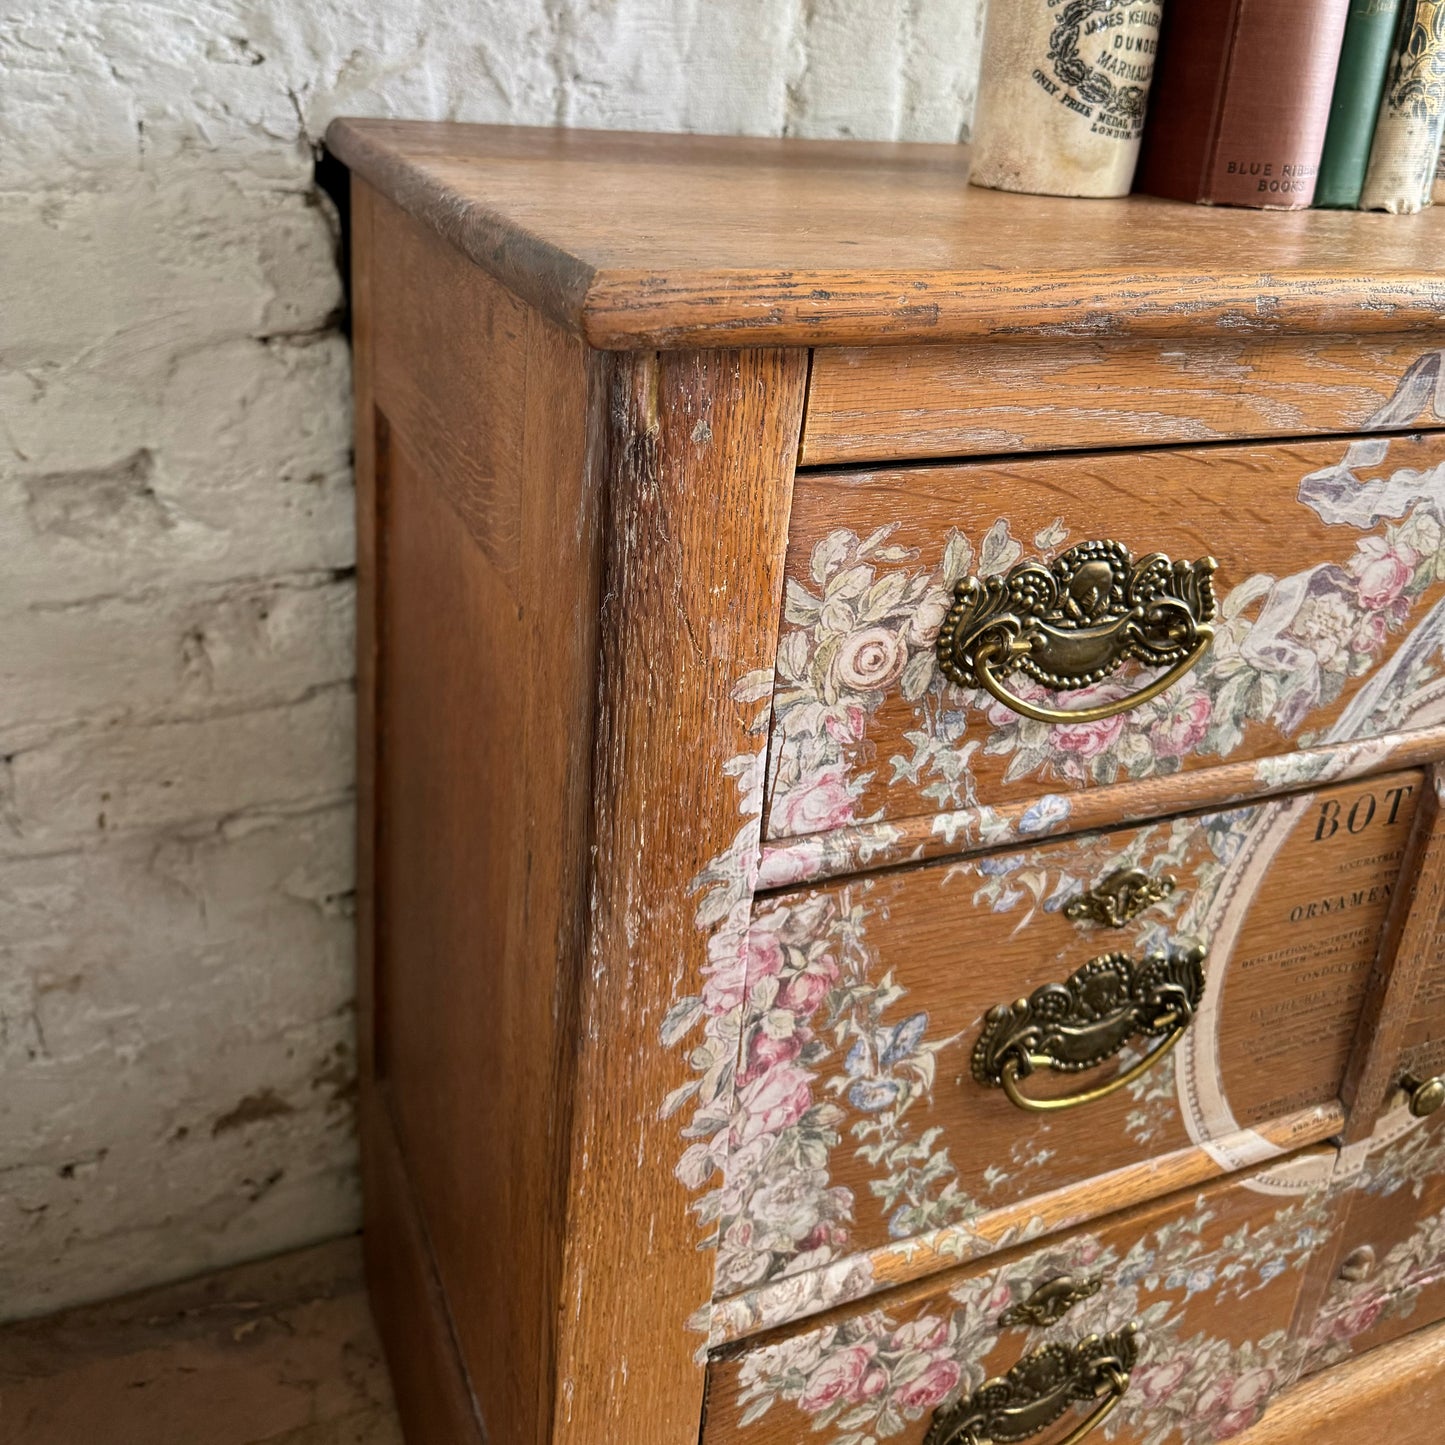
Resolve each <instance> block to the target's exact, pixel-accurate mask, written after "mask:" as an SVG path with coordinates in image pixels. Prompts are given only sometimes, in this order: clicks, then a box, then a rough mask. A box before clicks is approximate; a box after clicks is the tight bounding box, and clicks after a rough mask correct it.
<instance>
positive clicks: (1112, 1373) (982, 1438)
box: [923, 1323, 1139, 1445]
mask: <svg viewBox="0 0 1445 1445" xmlns="http://www.w3.org/2000/svg"><path fill="white" fill-rule="evenodd" d="M1138 1358H1139V1326H1138V1324H1137V1323H1134V1324H1127V1325H1125V1326H1124V1327H1123V1328H1122V1329H1120V1330H1116V1331H1114V1332H1113V1333H1111V1334H1107V1335H1087V1336H1085V1337H1084V1338H1083V1339H1082V1340H1079V1341H1077V1342H1076V1343H1074V1344H1065V1343H1063V1342H1062V1341H1054V1342H1051V1343H1049V1344H1047V1345H1044V1346H1042V1347H1041V1348H1039V1349H1037V1350H1035V1351H1034V1352H1033V1354H1031V1355H1025V1356H1024V1358H1023V1359H1021V1360H1020V1361H1019V1362H1018V1363H1017V1364H1016V1365H1015V1366H1014V1367H1013V1369H1011V1370H1010V1371H1009V1372H1008V1374H1006V1375H1002V1376H1000V1377H999V1378H998V1379H996V1380H985V1381H984V1382H983V1384H982V1385H980V1386H979V1387H978V1389H976V1390H975V1391H974V1392H973V1394H971V1395H967V1396H964V1397H963V1398H961V1399H959V1400H956V1401H955V1402H954V1403H953V1404H952V1405H945V1406H942V1407H940V1408H939V1409H938V1410H936V1411H935V1412H934V1415H933V1423H932V1425H931V1426H930V1427H929V1430H928V1434H927V1435H925V1436H924V1439H923V1445H986V1442H995V1441H1004V1440H1009V1441H1020V1440H1028V1439H1031V1438H1032V1437H1033V1436H1035V1435H1038V1434H1040V1433H1042V1432H1043V1431H1045V1430H1047V1429H1048V1428H1049V1426H1050V1425H1052V1424H1053V1423H1054V1422H1055V1421H1056V1420H1059V1419H1060V1418H1062V1417H1063V1416H1064V1415H1065V1414H1066V1413H1067V1412H1068V1411H1069V1410H1070V1409H1071V1408H1073V1407H1074V1406H1075V1405H1082V1404H1087V1403H1088V1402H1089V1401H1091V1400H1097V1401H1099V1402H1100V1403H1099V1404H1098V1406H1097V1407H1096V1408H1095V1409H1094V1410H1092V1411H1091V1412H1090V1413H1089V1415H1088V1416H1087V1417H1086V1418H1085V1419H1083V1420H1082V1421H1080V1422H1079V1424H1078V1425H1077V1426H1075V1427H1074V1429H1073V1430H1072V1431H1070V1432H1069V1434H1068V1435H1067V1436H1065V1437H1064V1438H1063V1439H1062V1440H1060V1441H1059V1442H1058V1445H1078V1442H1079V1441H1080V1440H1082V1439H1084V1438H1085V1436H1087V1435H1089V1434H1090V1433H1092V1432H1093V1431H1095V1430H1097V1429H1098V1428H1099V1426H1100V1425H1102V1424H1103V1423H1104V1421H1105V1420H1107V1419H1108V1418H1109V1415H1110V1414H1111V1413H1112V1412H1113V1410H1114V1408H1115V1407H1116V1406H1117V1405H1118V1403H1119V1401H1120V1400H1122V1399H1123V1398H1124V1393H1125V1391H1126V1390H1128V1388H1129V1372H1130V1370H1132V1369H1133V1368H1134V1365H1135V1363H1136V1362H1137V1360H1138Z"/></svg>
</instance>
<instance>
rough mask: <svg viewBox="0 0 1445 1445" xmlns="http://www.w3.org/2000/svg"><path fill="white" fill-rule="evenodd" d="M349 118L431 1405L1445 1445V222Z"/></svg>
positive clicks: (509, 1413)
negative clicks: (1255, 209) (1224, 204)
mask: <svg viewBox="0 0 1445 1445" xmlns="http://www.w3.org/2000/svg"><path fill="white" fill-rule="evenodd" d="M329 144H330V147H331V150H332V152H333V154H334V155H336V156H338V157H339V158H340V159H341V160H342V161H344V162H345V163H346V164H347V165H348V166H349V167H350V168H351V172H352V181H351V192H350V194H351V202H350V212H349V224H348V228H347V235H348V237H349V242H350V248H351V264H352V279H353V301H354V308H353V314H354V319H355V344H356V364H357V373H356V374H357V389H356V404H357V430H356V438H357V442H356V445H357V470H358V494H359V501H360V506H359V513H358V518H359V523H358V525H359V536H358V543H359V556H360V565H359V581H360V589H359V596H360V614H359V619H358V621H359V636H360V679H359V693H360V734H361V739H360V751H361V761H362V771H361V798H360V802H361V819H362V823H361V834H360V870H361V871H360V878H361V883H360V904H359V916H360V943H361V967H360V993H359V1011H360V1014H359V1023H360V1040H361V1042H360V1051H361V1074H362V1098H361V1106H362V1107H361V1119H362V1130H363V1146H364V1148H363V1153H364V1161H365V1169H364V1172H365V1187H366V1211H367V1219H366V1227H367V1245H368V1249H367V1252H368V1261H369V1268H370V1271H371V1276H372V1283H373V1292H374V1293H373V1297H374V1302H375V1308H376V1313H377V1317H378V1323H379V1325H380V1328H381V1331H382V1334H383V1336H384V1338H385V1339H386V1341H387V1345H388V1351H389V1355H390V1359H391V1363H392V1368H393V1373H394V1375H395V1378H396V1384H397V1389H398V1393H399V1396H400V1399H401V1403H402V1408H403V1414H404V1418H405V1420H406V1424H407V1431H408V1439H409V1440H411V1441H413V1442H415V1445H482V1442H490V1445H564V1442H565V1445H694V1442H697V1441H701V1442H702V1445H785V1442H798V1441H817V1442H819V1445H877V1442H882V1441H885V1440H893V1441H896V1442H898V1445H921V1442H928V1445H983V1442H985V1441H998V1442H1005V1441H1006V1442H1017V1441H1036V1442H1038V1445H1056V1442H1062V1441H1065V1440H1068V1441H1070V1442H1074V1441H1079V1440H1082V1439H1084V1438H1085V1436H1086V1435H1092V1436H1093V1437H1094V1438H1095V1439H1098V1440H1107V1441H1115V1442H1120V1445H1175V1442H1178V1445H1206V1442H1212V1441H1215V1440H1222V1439H1226V1438H1238V1437H1241V1436H1244V1437H1245V1438H1247V1439H1248V1440H1250V1441H1251V1442H1253V1441H1259V1442H1265V1441H1269V1442H1275V1445H1277V1442H1282V1441H1287V1440H1304V1439H1308V1440H1310V1441H1311V1445H1333V1442H1339V1441H1344V1440H1350V1441H1354V1440H1356V1439H1357V1438H1358V1437H1359V1435H1360V1433H1361V1432H1362V1431H1365V1430H1370V1431H1372V1432H1374V1433H1376V1434H1378V1435H1382V1436H1383V1438H1387V1439H1389V1440H1390V1441H1391V1445H1424V1442H1427V1441H1428V1442H1438V1440H1439V1439H1440V1438H1442V1437H1441V1434H1440V1432H1439V1419H1440V1411H1441V1409H1442V1407H1445V1324H1439V1325H1437V1322H1442V1321H1445V1110H1441V1112H1440V1113H1439V1114H1435V1113H1434V1111H1435V1109H1436V1108H1438V1106H1439V1105H1440V1104H1441V1103H1442V1100H1445V1078H1442V1077H1441V1075H1442V1071H1445V950H1442V948H1441V937H1442V934H1441V909H1442V903H1445V655H1442V649H1445V282H1442V280H1441V279H1440V277H1439V275H1438V274H1437V271H1438V268H1439V266H1440V263H1441V258H1442V257H1445V224H1442V223H1441V219H1440V218H1438V217H1437V216H1435V215H1433V214H1430V213H1426V214H1423V215H1420V216H1415V217H1387V216H1374V215H1363V216H1362V215H1353V214H1338V213H1319V214H1311V213H1304V214H1290V215H1278V214H1256V213H1244V212H1227V211H1210V210H1202V209H1193V208H1188V207H1181V206H1176V205H1172V204H1170V203H1167V202H1159V201H1150V200H1130V201H1122V202H1084V201H1052V200H1045V199H1039V198H1031V197H1021V196H1011V195H1002V194H997V193H990V192H980V191H969V190H968V189H967V188H966V187H965V186H964V185H962V184H961V180H962V177H961V175H960V170H959V165H958V154H959V153H958V152H957V150H956V149H954V148H948V147H922V146H861V145H859V146H854V145H835V144H831V143H790V142H771V141H745V140H718V139H704V138H693V139H686V138H678V137H671V138H668V137H645V136H629V135H601V134H587V133H567V132H557V131H531V130H497V129H488V128H481V127H467V126H457V125H421V124H395V123H382V122H361V121H343V122H338V123H337V124H336V125H335V126H333V128H332V131H331V135H330V137H329ZM1432 1116H1433V1117H1432ZM1367 1352H1368V1353H1367Z"/></svg>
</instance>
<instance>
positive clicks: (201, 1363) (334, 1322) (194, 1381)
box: [0, 1239, 402, 1445]
mask: <svg viewBox="0 0 1445 1445" xmlns="http://www.w3.org/2000/svg"><path fill="white" fill-rule="evenodd" d="M0 1445H402V1438H401V1430H400V1428H399V1427H398V1425H397V1423H396V1417H395V1415H394V1414H393V1412H392V1408H391V1388H390V1385H389V1384H388V1382H387V1377H386V1367H385V1365H384V1364H383V1363H382V1358H381V1348H380V1346H379V1345H378V1344H377V1340H376V1331H375V1329H374V1328H373V1326H372V1322H371V1315H370V1313H369V1312H368V1310H367V1304H366V1294H365V1290H364V1288H363V1283H362V1275H361V1246H360V1241H359V1240H358V1239H347V1240H339V1241H337V1242H335V1243H333V1244H325V1245H321V1246H319V1247H317V1248H315V1249H309V1250H305V1251H302V1252H301V1253H298V1254H290V1255H285V1256H283V1257H282V1258H280V1259H276V1260H270V1261H267V1262H263V1263H261V1264H248V1265H243V1266H241V1267H240V1268H239V1269H232V1270H226V1271H225V1272H223V1273H221V1274H214V1275H208V1276H206V1277H205V1278H203V1279H199V1280H195V1281H192V1282H189V1283H186V1284H180V1285H172V1286H169V1287H167V1288H164V1289H159V1290H151V1291H148V1292H147V1293H145V1294H139V1295H132V1296H130V1297H129V1298H126V1299H122V1300H115V1301H111V1302H108V1303H105V1304H99V1305H91V1306H88V1307H85V1308H82V1309H75V1310H70V1311H68V1312H66V1313H64V1314H60V1315H53V1316H50V1317H49V1318H47V1319H43V1320H34V1321H28V1322H24V1323H20V1324H14V1325H8V1326H5V1327H4V1328H0Z"/></svg>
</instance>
